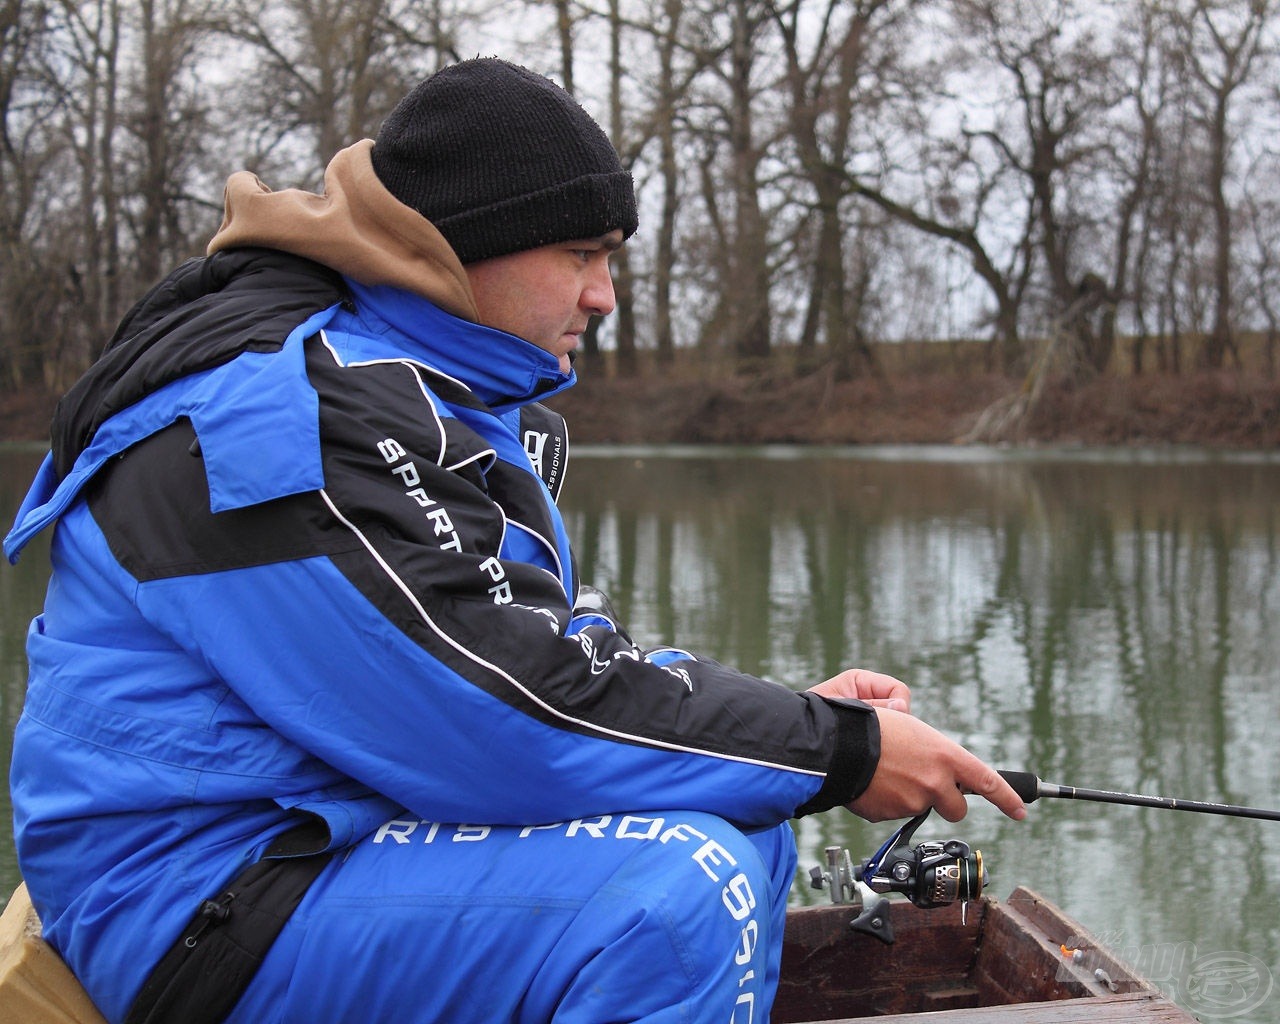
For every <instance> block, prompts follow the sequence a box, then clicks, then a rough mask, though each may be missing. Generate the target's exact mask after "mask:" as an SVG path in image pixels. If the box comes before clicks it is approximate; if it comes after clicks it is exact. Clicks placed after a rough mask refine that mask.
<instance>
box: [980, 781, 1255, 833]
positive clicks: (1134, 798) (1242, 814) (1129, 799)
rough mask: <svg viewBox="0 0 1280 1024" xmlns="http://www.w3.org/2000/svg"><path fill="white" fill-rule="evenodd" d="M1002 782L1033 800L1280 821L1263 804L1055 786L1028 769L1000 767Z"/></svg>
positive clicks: (1027, 799) (1024, 799)
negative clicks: (1082, 802) (1048, 799)
mask: <svg viewBox="0 0 1280 1024" xmlns="http://www.w3.org/2000/svg"><path fill="white" fill-rule="evenodd" d="M1000 775H1001V776H1002V777H1003V778H1004V780H1005V782H1007V783H1009V785H1010V786H1012V787H1013V791H1014V792H1015V793H1017V794H1018V796H1020V797H1021V798H1022V802H1023V803H1027V804H1029V803H1032V802H1033V801H1035V800H1037V799H1038V798H1039V797H1042V796H1043V797H1056V798H1058V799H1061V800H1093V801H1096V802H1098V803H1104V804H1129V805H1131V806H1135V807H1162V808H1165V809H1166V810H1170V811H1197V812H1199V813H1201V814H1226V815H1230V816H1232V817H1235V818H1261V819H1263V820H1266V821H1280V811H1271V810H1267V809H1266V808H1262V807H1240V806H1237V805H1236V804H1215V803H1209V802H1206V801H1203V800H1179V799H1176V798H1175V797H1168V796H1144V795H1143V794H1141V793H1113V792H1111V791H1110V790H1106V789H1079V788H1077V787H1075V786H1056V785H1054V784H1053V783H1050V782H1041V781H1040V779H1039V778H1038V777H1037V776H1036V775H1034V774H1032V773H1031V772H1013V771H1001V772H1000Z"/></svg>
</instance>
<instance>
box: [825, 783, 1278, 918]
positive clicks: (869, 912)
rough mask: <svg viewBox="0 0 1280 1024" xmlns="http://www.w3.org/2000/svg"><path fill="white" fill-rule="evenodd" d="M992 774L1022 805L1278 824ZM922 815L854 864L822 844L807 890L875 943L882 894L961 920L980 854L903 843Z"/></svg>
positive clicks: (981, 875) (960, 847)
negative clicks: (1078, 804) (1091, 805)
mask: <svg viewBox="0 0 1280 1024" xmlns="http://www.w3.org/2000/svg"><path fill="white" fill-rule="evenodd" d="M1000 775H1001V777H1002V778H1003V779H1004V780H1005V781H1006V782H1007V783H1009V785H1010V786H1012V787H1013V791H1014V792H1015V793H1017V794H1018V796H1019V797H1021V798H1022V801H1023V803H1028V804H1029V803H1034V802H1035V801H1036V800H1038V799H1040V797H1056V798H1058V799H1062V800H1095V801H1098V802H1100V803H1107V804H1130V805H1133V806H1136V807H1162V808H1166V809H1168V810H1173V811H1199V812H1201V813H1203V814H1227V815H1232V816H1234V817H1237V818H1262V819H1265V820H1267V821H1280V811H1272V810H1267V809H1266V808H1262V807H1240V806H1238V805H1236V804H1218V803H1210V802H1207V801H1204V800H1179V799H1177V798H1175V797H1168V796H1146V795H1144V794H1142V793H1116V792H1112V791H1111V790H1105V789H1082V788H1080V787H1078V786H1058V785H1054V784H1053V783H1049V782H1042V781H1041V780H1040V779H1039V777H1038V776H1036V775H1035V774H1034V773H1032V772H1015V771H1003V770H1001V771H1000ZM929 813H930V812H929V811H925V812H924V813H923V814H918V815H916V816H915V817H914V818H912V819H911V820H910V821H908V822H906V823H905V824H904V825H902V826H901V827H900V828H898V829H897V830H896V831H895V832H894V833H893V834H892V835H891V836H890V837H889V838H888V839H887V840H886V841H885V842H884V844H883V845H882V846H881V847H880V849H879V850H877V851H876V852H875V854H873V855H872V856H871V857H869V858H867V859H866V860H864V861H862V863H861V864H857V865H855V864H854V862H853V858H852V857H850V856H849V851H848V850H843V849H841V848H840V847H838V846H828V847H827V849H826V858H827V866H826V869H825V870H824V869H823V868H822V867H815V868H813V869H812V870H811V871H810V872H809V876H810V883H811V884H812V885H813V887H814V888H815V889H829V890H830V892H831V902H832V903H839V904H847V905H849V906H850V907H852V908H853V909H854V910H856V911H858V912H859V913H858V916H857V917H856V918H854V919H853V921H852V922H851V923H850V927H851V928H852V929H853V930H855V931H860V932H865V933H866V934H868V935H874V936H875V937H876V938H878V939H880V940H881V941H882V942H886V943H891V942H893V928H892V926H891V923H890V917H889V913H888V900H887V899H886V898H885V896H886V895H887V894H889V893H897V894H900V895H902V896H905V897H906V898H907V899H908V900H910V901H911V902H912V903H914V904H915V905H916V906H917V907H922V908H925V909H930V908H933V907H945V906H947V905H948V904H951V903H959V904H960V906H961V920H962V921H963V919H964V918H963V909H964V906H965V904H966V903H968V902H969V901H971V900H976V899H978V898H979V897H981V895H982V890H983V888H984V886H985V885H986V882H987V871H986V867H985V865H984V864H983V860H982V853H981V851H979V850H974V849H972V848H971V847H970V846H969V844H968V843H963V842H961V841H960V840H958V839H948V840H946V841H945V842H939V841H926V842H922V843H918V844H916V845H915V846H912V845H911V840H912V838H913V837H914V836H915V832H916V830H917V829H918V828H919V827H920V826H921V825H922V824H923V823H924V821H925V819H926V818H928V816H929Z"/></svg>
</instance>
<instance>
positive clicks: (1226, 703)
mask: <svg viewBox="0 0 1280 1024" xmlns="http://www.w3.org/2000/svg"><path fill="white" fill-rule="evenodd" d="M39 455H40V452H39V450H38V449H35V448H3V449H0V519H3V520H4V522H6V523H7V522H8V521H9V520H10V519H11V517H12V513H13V509H14V508H16V505H17V502H18V501H19V500H20V497H21V491H22V489H23V488H24V487H25V481H26V480H27V479H28V478H29V476H30V474H31V472H32V471H34V468H35V465H36V463H37V461H38V458H39ZM562 505H563V507H564V508H565V511H566V519H567V522H568V524H569V528H570V532H571V535H572V537H573V539H574V542H575V546H576V549H577V552H578V557H579V561H580V568H581V572H582V576H583V578H584V579H586V580H588V581H589V582H593V583H595V584H596V585H597V586H599V587H601V588H602V589H604V590H606V591H607V592H609V593H610V595H611V596H612V598H613V600H614V601H615V603H616V604H617V606H618V608H619V610H620V612H621V613H622V617H623V618H624V619H625V620H626V622H627V623H628V625H629V627H630V629H631V632H632V633H633V635H634V636H635V637H636V638H637V639H638V640H641V641H642V642H645V643H653V644H657V643H671V644H676V645H679V646H683V647H687V648H689V649H691V650H695V651H698V652H700V653H704V654H706V655H709V656H711V657H714V658H717V659H719V660H722V661H725V662H728V663H731V664H735V665H737V666H739V667H741V668H743V669H745V670H747V671H749V672H752V673H755V674H758V675H762V676H766V677H768V678H772V679H776V680H778V681H779V682H782V683H784V684H785V685H788V686H792V687H795V688H803V687H805V686H808V685H811V684H812V683H815V682H817V681H819V680H821V679H824V678H826V677H827V676H829V675H832V674H834V673H835V672H837V671H839V670H840V669H842V668H846V667H854V666H863V667H869V668H876V669H879V670H882V671H886V672H890V673H893V674H895V675H897V676H899V677H901V678H903V679H905V680H906V681H908V682H909V683H910V685H911V686H912V689H913V692H914V696H915V707H914V710H915V712H916V713H917V714H918V715H920V716H921V717H923V718H925V719H926V720H928V721H929V722H931V723H932V724H934V725H936V726H938V727H939V728H941V729H943V730H944V731H946V732H948V733H949V734H950V735H952V736H954V737H955V738H957V739H958V740H960V741H961V742H963V743H965V744H966V745H968V746H970V747H971V748H972V749H973V750H975V751H976V752H977V753H979V754H980V755H981V756H983V757H984V758H987V759H989V760H990V761H992V762H993V763H995V764H996V765H997V766H999V767H1006V768H1016V769H1025V770H1029V771H1033V772H1035V773H1036V774H1038V775H1039V776H1040V777H1041V778H1043V779H1045V780H1046V781H1049V782H1056V783H1060V784H1065V785H1075V786H1082V787H1092V788H1097V789H1116V790H1124V791H1130V792H1134V791H1137V792H1146V793H1153V794H1159V795H1169V796H1176V797H1181V798H1185V799H1195V800H1209V801H1219V802H1225V803H1232V804H1243V805H1252V806H1262V807H1273V806H1280V749H1278V744H1277V736H1278V735H1280V635H1278V633H1277V630H1276V629H1275V628H1273V623H1274V619H1275V613H1276V610H1277V608H1280V575H1278V574H1277V571H1276V570H1277V562H1278V560H1280V523H1278V518H1280V513H1278V512H1277V509H1280V460H1277V459H1276V458H1273V457H1270V456H1251V457H1234V458H1229V457H1226V456H1219V455H1214V454H1213V453H1206V452H1180V453H1155V454H1153V453H1126V452H1073V451H1030V452H1028V451H995V450H972V449H951V448H947V449H914V448H902V449H898V448H895V449H888V448H884V449H879V448H878V449H839V450H837V449H793V448H770V449H752V450H742V449H692V448H688V449H640V448H635V449H616V448H614V449H594V450H587V451H582V452H578V453H577V454H576V455H575V457H574V460H573V462H572V463H571V466H570V469H569V474H568V478H567V483H566V485H565V493H564V496H563V500H562ZM46 558H47V542H46V541H45V540H44V539H43V538H41V539H40V540H39V541H38V542H37V543H36V544H34V545H33V546H32V547H31V548H30V549H29V551H28V553H27V554H26V556H25V557H24V558H23V560H22V562H21V563H20V564H19V566H18V567H17V568H16V569H15V568H8V569H5V570H0V716H2V717H3V728H2V729H0V736H2V737H3V738H2V739H0V743H2V744H4V745H5V749H4V750H3V751H0V754H2V755H3V757H4V760H5V763H7V759H8V750H7V744H8V741H9V737H10V733H11V731H12V725H13V722H14V721H15V720H16V716H17V714H18V711H19V709H20V706H21V700H22V692H23V681H24V678H25V666H24V664H23V658H22V638H23V634H24V633H25V630H26V625H27V622H28V620H29V619H30V617H31V615H32V614H34V613H35V611H36V610H38V608H39V605H40V601H41V596H42V592H43V588H44V583H45V579H46V574H47V569H46V567H45V561H46ZM796 827H797V834H798V837H799V841H800V846H801V865H802V871H801V876H800V877H799V878H798V881H797V885H796V887H795V889H794V891H793V901H794V902H796V903H797V904H799V903H804V902H811V901H813V900H816V899H823V898H825V897H824V896H823V895H822V894H817V893H814V892H812V891H811V890H809V889H808V888H807V887H806V886H805V885H804V881H803V880H804V877H805V876H807V869H808V867H809V866H811V865H812V864H815V863H818V862H820V861H821V859H822V850H823V848H824V847H825V846H827V845H830V844H839V845H843V846H847V847H849V848H850V850H851V852H852V854H853V856H854V858H855V859H860V858H862V857H865V856H868V855H870V854H871V853H872V852H873V851H874V850H875V848H876V847H877V846H879V844H880V842H881V841H882V840H883V839H884V838H885V837H886V836H887V835H888V832H889V831H890V830H891V828H892V826H891V825H878V826H872V825H868V824H866V823H864V822H861V821H859V820H858V819H855V818H853V817H852V816H850V815H849V814H847V813H846V812H843V811H839V810H837V811H832V812H828V813H827V814H823V815H818V816H814V817H811V818H807V819H804V820H803V821H800V822H798V823H797V826H796ZM952 836H955V837H957V838H961V839H964V840H965V841H966V842H969V843H970V844H971V845H973V846H976V847H978V848H980V849H981V850H982V851H983V855H984V859H985V861H986V863H987V864H988V866H989V869H990V872H991V882H990V890H989V891H990V892H991V893H993V894H994V895H996V896H997V897H1001V898H1003V897H1005V896H1007V894H1008V893H1009V892H1010V891H1011V890H1012V889H1013V888H1014V886H1016V885H1026V886H1029V887H1031V888H1032V889H1034V890H1036V891H1038V892H1039V893H1041V894H1042V895H1044V896H1046V897H1047V898H1049V899H1051V900H1053V901H1054V902H1056V903H1058V904H1059V905H1060V906H1062V907H1063V908H1064V909H1065V910H1066V911H1067V912H1068V913H1069V914H1071V915H1072V916H1073V917H1075V918H1076V919H1077V920H1079V921H1080V922H1082V923H1083V924H1084V925H1085V926H1086V927H1087V928H1089V929H1091V930H1092V931H1093V932H1094V933H1095V934H1096V936H1097V937H1098V938H1100V939H1102V940H1103V941H1105V942H1107V943H1108V944H1109V945H1111V946H1112V947H1113V948H1116V949H1118V950H1120V951H1122V952H1123V953H1125V954H1126V955H1127V956H1128V958H1129V959H1130V960H1132V961H1136V962H1137V963H1138V964H1139V966H1141V967H1142V968H1143V969H1144V970H1146V971H1147V973H1148V974H1149V975H1151V976H1152V977H1153V980H1154V981H1156V982H1157V984H1159V985H1160V987H1161V988H1163V989H1164V990H1165V991H1166V992H1167V993H1169V994H1170V995H1171V996H1172V997H1173V998H1175V999H1177V1000H1178V1001H1179V1002H1181V1003H1182V1004H1183V1005H1185V1006H1187V1007H1188V1008H1190V1009H1192V1010H1193V1011H1194V1012H1196V1013H1197V1014H1198V1015H1199V1016H1200V1017H1201V1018H1202V1019H1204V1020H1206V1021H1211V1020H1219V1019H1221V1020H1233V1021H1257V1022H1269V1024H1276V1022H1280V993H1277V992H1276V991H1274V983H1275V979H1274V977H1273V976H1274V975H1275V974H1276V968H1277V964H1278V963H1280V923H1278V920H1280V823H1276V822H1263V821H1255V820H1248V819H1241V818H1226V817H1218V816H1208V815H1198V814H1188V813H1180V812H1174V811H1163V810H1153V809H1140V808H1130V807H1116V806H1109V805H1101V804H1086V803H1077V802H1066V801H1047V800H1042V801H1039V802H1038V803H1036V804H1034V805H1033V806H1032V807H1031V809H1030V815H1029V818H1028V820H1027V821H1025V822H1022V823H1015V822H1011V821H1008V820H1007V819H1004V818H1003V817H1002V816H1000V815H999V814H998V813H996V812H995V811H994V810H992V809H990V808H988V807H986V806H985V805H982V804H981V803H980V802H978V801H971V813H970V814H969V816H968V817H967V818H966V819H965V820H964V821H963V822H960V823H958V824H954V825H953V824H949V823H947V822H944V821H942V820H941V819H937V818H935V819H932V820H931V821H929V822H927V823H926V825H925V826H924V827H923V828H922V829H921V830H920V832H919V834H918V837H919V838H950V837H952ZM16 879H17V867H16V864H15V863H14V861H13V853H12V846H11V843H9V842H0V886H2V887H4V888H6V889H7V888H10V887H11V886H12V884H14V883H15V882H16Z"/></svg>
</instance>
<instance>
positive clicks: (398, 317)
mask: <svg viewBox="0 0 1280 1024" xmlns="http://www.w3.org/2000/svg"><path fill="white" fill-rule="evenodd" d="M347 284H348V286H349V287H350V289H351V294H352V297H353V298H354V300H355V305H356V311H357V312H356V314H355V315H356V316H357V317H358V318H359V319H360V321H361V323H362V326H363V327H364V329H365V330H366V331H370V332H373V333H376V334H378V335H380V336H382V337H383V338H384V339H386V340H387V341H388V342H390V345H391V348H392V349H393V350H395V351H396V352H398V353H399V354H400V355H402V356H404V357H407V358H409V359H413V360H415V361H419V362H422V363H425V364H426V365H428V366H430V367H431V368H432V369H435V370H438V371H439V372H441V373H444V374H446V375H447V376H449V377H452V378H453V379H455V380H457V381H459V382H460V383H462V384H464V385H465V386H466V387H467V388H468V389H470V390H471V392H472V393H473V394H475V396H476V397H477V398H479V399H480V401H482V402H484V404H485V405H487V406H489V407H490V408H491V409H493V410H495V411H496V412H503V411H505V410H508V409H512V408H516V407H518V406H521V405H524V404H526V403H528V402H532V401H536V400H540V399H543V398H548V397H550V396H551V395H554V394H557V393H559V392H560V391H563V390H564V389H565V388H568V387H571V386H572V385H573V384H574V382H575V381H576V380H577V376H576V374H575V373H574V372H573V371H572V370H570V371H569V372H568V373H565V372H563V371H562V370H561V369H560V362H559V360H558V359H556V357H555V356H553V355H552V354H551V353H550V352H547V351H545V350H544V349H541V348H539V347H538V346H537V345H534V344H532V343H531V342H528V341H525V340H524V339H523V338H519V337H517V336H516V335H514V334H508V333H506V332H505V331H499V330H496V329H494V328H492V327H486V326H484V325H483V324H477V323H473V322H472V321H470V320H465V319H462V318H461V317H457V316H454V315H453V314H451V313H449V312H447V311H446V310H443V309H441V308H440V307H439V306H437V305H435V304H434V303H433V302H430V301H428V300H427V299H425V298H423V297H422V296H419V295H414V294H412V293H410V292H407V291H405V290H403V289H401V288H394V287H390V286H386V285H373V286H370V285H363V284H360V283H359V282H358V281H353V280H348V281H347Z"/></svg>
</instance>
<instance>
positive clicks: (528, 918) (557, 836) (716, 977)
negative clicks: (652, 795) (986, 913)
mask: <svg viewBox="0 0 1280 1024" xmlns="http://www.w3.org/2000/svg"><path fill="white" fill-rule="evenodd" d="M795 866H796V849H795V839H794V836H793V835H792V833H791V829H790V827H789V826H788V825H786V824H783V825H780V826H778V827H776V828H772V829H769V830H767V831H764V832H760V833H756V834H752V835H745V834H743V833H742V832H740V831H738V830H737V829H736V828H734V827H733V826H731V825H729V824H728V823H727V822H725V821H723V820H722V819H720V818H717V817H714V816H712V815H707V814H700V813H693V812H684V811H673V812H669V813H661V812H659V813H647V814H643V815H641V814H635V815H604V816H601V817H598V818H588V819H582V820H579V821H573V822H567V823H562V824H557V825H547V826H539V827H534V828H514V827H489V826H470V825H440V824H435V823H431V822H425V821H419V820H417V819H415V818H405V819H398V820H393V821H390V822H387V823H386V824H385V825H383V826H382V827H381V828H380V829H378V830H377V831H376V832H375V833H374V834H373V835H371V836H368V837H366V838H365V839H364V840H362V841H361V842H360V843H359V844H358V845H357V846H355V847H354V848H352V849H351V850H350V851H348V852H347V854H346V855H345V856H342V855H340V856H339V857H337V858H335V859H334V861H333V862H332V863H331V864H330V865H329V866H328V867H327V868H326V869H325V871H324V872H323V873H322V874H321V875H320V877H319V878H318V879H317V881H316V882H315V883H314V884H313V886H312V887H311V889H310V891H309V892H308V893H307V895H306V897H305V898H304V899H303V902H302V903H301V905H300V906H299V907H298V909H297V910H296V911H295V913H294V915H293V917H292V918H291V919H290V921H289V923H288V924H287V925H286V926H285V928H284V930H283V931H282V932H281V934H280V936H279V938H278V939H277V940H276V942H275V944H274V945H273V946H272V948H271V950H270V952H269V953H268V954H267V957H266V960H265V961H264V963H263V966H262V969H261V970H260V971H259V973H258V974H257V976H256V977H255V979H254V981H253V982H252V983H251V985H250V987H249V989H248V991H247V992H246V993H245V995H244V997H243V998H242V999H241V1001H240V1003H239V1004H238V1006H237V1007H236V1010H235V1012H234V1013H233V1015H232V1016H231V1017H230V1018H229V1020H231V1021H234V1022H237V1024H270V1022H282V1024H283V1022H296V1024H325V1022H334V1024H337V1022H342V1024H381V1022H386V1024H418V1022H422V1024H426V1022H449V1024H466V1022H472V1021H474V1022H484V1024H496V1022H512V1024H535V1022H537V1024H548V1022H556V1024H604V1022H610V1021H646V1022H654V1024H657V1022H675V1021H680V1022H708V1024H711V1022H714V1024H731V1022H732V1024H748V1022H753V1021H754V1022H764V1021H767V1020H768V1016H769V1007H770V1004H771V1003H772V1000H773V995H774V992H775V990H776V987H777V980H778V963H779V959H780V956H781V946H782V927H783V920H784V916H785V913H786V902H787V891H788V889H789V888H790V885H791V881H792V878H793V875H794V873H795Z"/></svg>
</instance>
